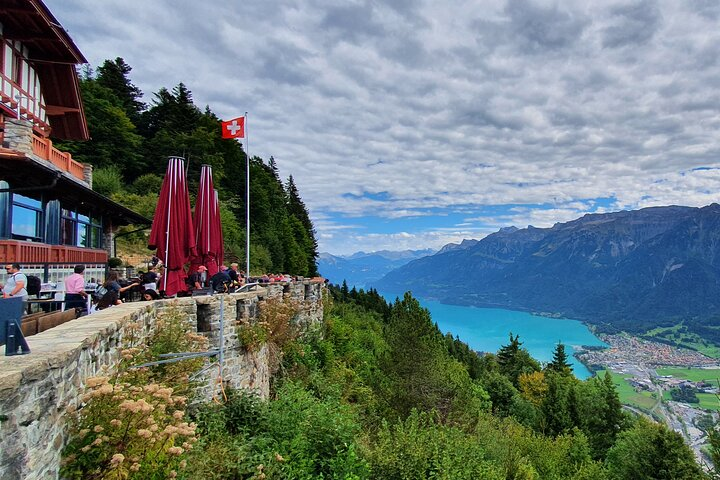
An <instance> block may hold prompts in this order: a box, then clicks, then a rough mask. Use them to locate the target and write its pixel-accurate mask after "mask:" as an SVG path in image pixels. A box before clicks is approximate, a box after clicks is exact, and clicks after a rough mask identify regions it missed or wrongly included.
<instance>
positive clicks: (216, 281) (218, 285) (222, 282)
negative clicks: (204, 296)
mask: <svg viewBox="0 0 720 480" xmlns="http://www.w3.org/2000/svg"><path fill="white" fill-rule="evenodd" d="M231 284H232V280H230V275H228V274H227V268H226V269H225V271H223V270H220V271H219V272H218V273H216V274H215V275H213V276H212V277H211V278H210V285H211V286H212V289H213V292H215V293H228V292H229V291H230V285H231Z"/></svg>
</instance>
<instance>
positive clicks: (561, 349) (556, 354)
mask: <svg viewBox="0 0 720 480" xmlns="http://www.w3.org/2000/svg"><path fill="white" fill-rule="evenodd" d="M545 369H546V370H549V371H552V372H556V373H559V374H561V375H572V366H571V365H570V362H568V356H567V354H566V353H565V345H563V344H562V343H560V342H558V344H557V345H555V350H554V351H553V359H552V361H551V362H550V363H548V364H547V366H546V367H545Z"/></svg>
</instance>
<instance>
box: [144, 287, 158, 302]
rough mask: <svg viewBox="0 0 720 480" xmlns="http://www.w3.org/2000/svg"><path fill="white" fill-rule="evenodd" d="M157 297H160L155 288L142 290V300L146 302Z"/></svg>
mask: <svg viewBox="0 0 720 480" xmlns="http://www.w3.org/2000/svg"><path fill="white" fill-rule="evenodd" d="M159 298H160V295H159V294H158V293H157V292H156V291H155V290H145V291H143V300H145V301H146V302H150V301H153V300H158V299H159Z"/></svg>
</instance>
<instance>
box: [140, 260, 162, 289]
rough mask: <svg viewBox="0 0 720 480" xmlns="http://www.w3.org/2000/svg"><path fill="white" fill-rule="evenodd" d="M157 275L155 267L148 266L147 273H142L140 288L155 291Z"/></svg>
mask: <svg viewBox="0 0 720 480" xmlns="http://www.w3.org/2000/svg"><path fill="white" fill-rule="evenodd" d="M158 278H159V275H158V273H157V267H156V266H154V265H150V268H148V271H147V273H144V274H143V275H142V276H141V277H140V279H141V281H142V286H143V288H144V289H145V290H155V291H157V281H158Z"/></svg>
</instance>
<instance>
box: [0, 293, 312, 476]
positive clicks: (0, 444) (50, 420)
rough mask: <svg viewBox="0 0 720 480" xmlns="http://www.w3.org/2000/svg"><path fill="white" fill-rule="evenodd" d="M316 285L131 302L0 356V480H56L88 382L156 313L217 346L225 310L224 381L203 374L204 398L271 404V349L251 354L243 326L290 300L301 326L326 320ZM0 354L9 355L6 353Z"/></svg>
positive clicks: (215, 372)
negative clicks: (70, 415) (233, 392)
mask: <svg viewBox="0 0 720 480" xmlns="http://www.w3.org/2000/svg"><path fill="white" fill-rule="evenodd" d="M322 289H323V284H322V283H319V282H310V281H305V282H297V283H292V284H277V285H269V286H267V287H266V288H259V289H257V290H256V291H252V292H248V293H233V294H228V295H215V296H201V297H190V298H180V299H174V300H160V301H155V302H152V303H148V302H142V303H127V304H123V305H118V306H114V307H112V308H109V309H106V310H103V311H100V312H97V313H94V314H92V315H89V316H86V317H82V318H79V319H77V320H73V321H71V322H68V323H65V324H63V325H60V326H58V327H55V328H53V329H51V330H47V331H45V332H42V333H40V334H38V335H34V336H32V337H29V338H28V343H29V345H30V349H31V351H32V353H31V354H29V355H23V356H13V357H5V356H0V480H5V479H20V478H23V479H41V478H42V479H53V478H58V470H59V464H60V453H61V451H62V448H63V447H64V445H65V443H66V441H67V431H66V430H67V422H66V420H67V418H66V415H67V414H66V411H67V408H68V407H69V406H77V401H78V397H79V395H80V394H81V393H82V391H83V386H84V384H85V381H86V380H87V379H88V378H89V377H92V376H95V375H98V374H99V373H100V372H101V368H103V367H104V366H107V367H110V368H112V367H113V366H114V365H115V364H116V363H117V362H118V360H119V357H120V349H121V347H122V344H123V337H124V336H125V333H126V327H127V325H128V324H130V323H131V322H137V323H139V324H140V325H141V327H142V328H141V329H140V336H141V338H147V336H148V335H149V334H150V333H151V332H152V331H153V328H154V320H155V319H156V318H157V315H158V313H159V312H162V311H163V310H165V309H168V308H179V309H180V310H181V311H183V312H185V313H186V314H187V319H188V322H190V323H191V324H192V325H193V326H194V327H195V328H197V329H198V331H199V332H200V333H202V334H203V335H205V336H207V338H208V339H209V340H210V348H216V347H218V346H219V345H220V305H221V302H222V304H223V319H224V321H223V323H224V335H223V340H224V346H225V349H224V359H223V376H222V380H220V378H219V371H220V369H219V368H214V365H215V364H217V362H216V363H214V364H210V363H209V365H211V366H212V368H209V369H207V370H206V371H205V379H206V381H205V382H203V385H204V386H203V387H202V391H201V393H202V395H203V396H204V397H205V398H208V399H209V398H211V397H212V396H213V395H218V393H219V385H218V384H219V383H220V381H222V382H223V383H224V384H225V385H229V386H231V387H234V388H247V389H252V390H254V391H256V392H257V393H258V394H259V395H260V396H262V397H264V398H267V396H268V394H269V389H270V368H269V365H268V349H267V347H265V346H263V347H262V348H259V349H258V350H257V351H253V352H247V351H245V349H243V348H242V346H241V345H240V343H239V340H238V335H237V325H238V323H239V322H241V321H243V322H247V323H250V324H252V323H254V322H257V319H258V311H259V308H260V306H259V302H260V301H262V300H263V299H265V298H274V297H282V296H283V295H284V296H287V297H290V298H292V299H294V300H296V301H301V302H303V305H304V308H303V312H302V314H301V315H300V318H299V322H300V323H302V324H303V325H304V326H308V325H309V324H313V323H317V322H320V321H321V320H322V313H323V306H322ZM0 352H2V353H4V349H3V347H0Z"/></svg>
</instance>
